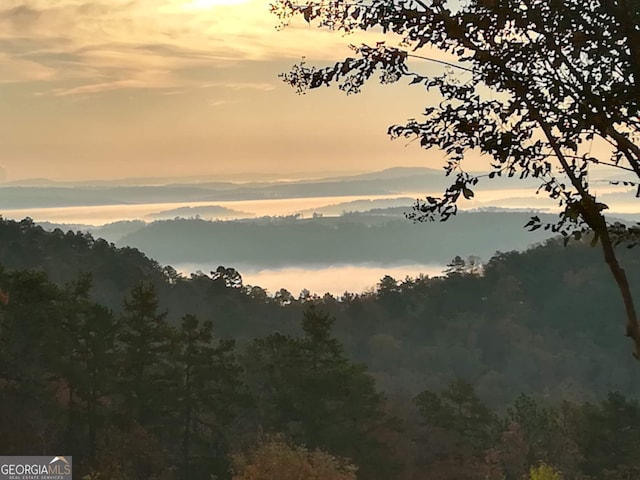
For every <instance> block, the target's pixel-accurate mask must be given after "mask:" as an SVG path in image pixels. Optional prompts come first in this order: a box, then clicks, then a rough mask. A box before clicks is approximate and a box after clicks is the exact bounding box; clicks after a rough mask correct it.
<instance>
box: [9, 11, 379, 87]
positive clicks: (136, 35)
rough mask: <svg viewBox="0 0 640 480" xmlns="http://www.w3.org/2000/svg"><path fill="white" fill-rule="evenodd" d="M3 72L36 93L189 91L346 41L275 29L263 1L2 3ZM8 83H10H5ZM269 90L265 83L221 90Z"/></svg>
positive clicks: (332, 51)
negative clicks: (222, 75) (219, 73)
mask: <svg viewBox="0 0 640 480" xmlns="http://www.w3.org/2000/svg"><path fill="white" fill-rule="evenodd" d="M2 3H3V7H4V8H3V7H0V47H6V48H2V49H1V50H0V51H4V52H6V53H5V54H3V55H2V56H0V71H2V72H9V73H5V74H4V75H5V78H10V79H12V80H11V81H24V82H55V84H53V83H52V84H51V85H49V88H42V86H40V87H39V88H38V91H40V92H49V93H50V94H51V95H57V96H69V95H88V94H98V93H101V92H104V91H110V90H118V89H147V88H148V89H158V88H162V89H173V90H182V89H186V88H195V87H198V86H200V85H201V84H202V83H203V82H202V80H201V78H200V79H199V78H197V76H196V75H194V74H193V72H194V70H196V69H198V68H200V69H205V68H206V69H225V68H227V67H229V66H231V65H237V64H238V63H251V62H265V61H272V62H273V61H282V60H283V59H289V61H291V63H294V62H295V61H298V60H299V59H300V58H301V57H302V55H305V54H306V55H307V56H308V57H309V58H312V59H314V61H325V60H329V61H331V60H338V59H340V58H342V57H344V55H345V54H348V51H347V48H346V45H347V44H348V43H356V44H357V43H360V42H361V41H372V39H373V38H374V37H375V38H376V39H378V36H376V35H375V34H370V33H366V34H354V35H350V36H349V37H348V39H345V38H343V37H342V36H341V35H340V34H337V33H335V32H326V31H321V30H318V29H317V28H315V27H312V26H308V25H307V24H306V23H304V22H302V21H301V22H293V23H292V25H291V26H290V27H288V28H286V29H284V30H282V31H277V30H276V28H275V27H276V25H277V24H278V19H277V18H276V17H275V16H274V15H271V14H270V13H269V1H268V0H237V1H223V0H216V1H215V2H214V1H209V0H94V1H87V2H83V3H82V2H81V3H79V2H78V0H57V1H56V2H51V0H3V2H2ZM3 81H5V82H6V81H7V80H3ZM217 86H219V87H225V88H231V89H245V88H250V89H255V90H271V89H273V88H274V86H273V85H271V84H266V83H261V82H251V81H248V82H233V81H229V82H227V83H224V82H223V83H220V84H218V85H217Z"/></svg>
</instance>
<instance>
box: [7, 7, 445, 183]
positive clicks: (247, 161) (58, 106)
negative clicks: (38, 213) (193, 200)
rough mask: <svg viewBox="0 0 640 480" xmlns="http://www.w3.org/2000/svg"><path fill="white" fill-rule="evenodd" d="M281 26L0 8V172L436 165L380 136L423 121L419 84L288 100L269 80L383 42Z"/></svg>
mask: <svg viewBox="0 0 640 480" xmlns="http://www.w3.org/2000/svg"><path fill="white" fill-rule="evenodd" d="M277 23H278V19H277V18H275V17H274V16H272V15H270V14H269V5H268V1H264V0H247V1H243V0H2V2H0V72H2V73H1V75H0V166H1V167H2V168H4V170H5V171H6V174H7V177H8V179H10V180H15V179H20V178H28V177H47V178H51V179H55V180H78V179H93V178H122V177H132V176H179V175H215V174H229V173H242V172H251V173H256V172H257V173H262V172H264V173H271V174H274V173H275V174H279V173H282V174H286V175H290V174H300V175H305V174H310V173H318V172H327V173H328V172H356V171H370V170H375V169H382V168H387V167H393V166H416V165H424V166H438V165H439V162H438V161H437V160H436V161H435V163H434V162H433V161H432V162H431V163H430V162H429V159H438V158H439V157H440V156H439V154H437V153H436V152H434V153H430V152H423V151H421V150H420V149H419V148H418V147H417V146H416V145H410V146H408V147H406V146H405V144H404V142H391V141H390V140H389V139H388V137H387V136H386V129H387V126H388V125H390V124H392V123H400V122H404V121H405V120H406V119H408V118H411V117H417V116H419V115H420V112H421V109H422V107H423V106H424V105H425V104H426V103H428V102H427V101H426V95H425V94H424V93H423V92H421V91H420V87H408V86H404V85H394V86H384V87H383V86H379V85H376V84H373V83H372V84H370V85H368V86H367V87H366V88H365V90H364V92H363V93H362V94H360V95H355V96H350V97H347V96H345V95H344V94H343V93H341V92H339V91H338V90H337V89H335V88H333V89H324V90H322V91H314V92H310V93H309V94H307V95H305V96H298V95H296V94H295V92H294V91H293V89H291V88H290V87H288V86H287V85H285V84H282V83H281V81H280V79H279V78H278V73H280V72H283V71H285V70H287V69H288V68H289V67H290V66H291V65H293V64H294V63H296V62H297V61H299V60H300V58H301V57H302V56H303V55H306V57H307V59H308V61H309V62H310V63H314V64H319V65H322V64H326V63H328V62H331V61H335V60H340V59H341V58H344V57H346V56H349V54H350V50H349V49H348V48H347V45H348V44H349V43H360V42H364V41H366V42H368V43H373V42H375V41H376V40H379V39H381V37H378V36H375V35H374V34H371V35H363V34H360V35H358V36H355V35H354V36H349V37H346V38H345V37H343V36H341V35H340V34H336V33H331V32H325V31H321V30H318V29H316V28H315V27H312V26H308V25H307V24H306V23H304V22H303V21H300V22H294V24H293V25H292V26H290V27H289V28H287V29H285V30H283V31H277V30H276V29H275V26H276V25H277ZM387 40H389V39H387ZM434 68H439V67H434ZM0 173H1V172H0Z"/></svg>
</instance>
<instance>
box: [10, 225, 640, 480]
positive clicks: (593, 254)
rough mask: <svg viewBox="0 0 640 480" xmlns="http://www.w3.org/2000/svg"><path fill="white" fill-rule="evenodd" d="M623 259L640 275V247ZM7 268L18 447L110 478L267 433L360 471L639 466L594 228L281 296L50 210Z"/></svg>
mask: <svg viewBox="0 0 640 480" xmlns="http://www.w3.org/2000/svg"><path fill="white" fill-rule="evenodd" d="M620 254H621V258H622V260H623V262H624V264H625V267H626V269H627V271H628V272H629V274H630V276H631V282H632V284H633V285H638V284H639V282H640V274H639V273H638V272H640V268H639V267H640V265H638V263H639V261H638V256H637V252H635V251H634V250H626V249H624V250H621V252H620ZM0 264H1V265H2V270H1V273H0V294H1V295H0V342H1V343H2V348H1V349H0V377H1V380H0V388H1V389H2V392H3V394H2V396H1V400H0V401H1V402H2V406H1V408H0V412H2V414H1V415H2V421H0V425H1V427H0V428H1V429H2V432H1V433H0V439H1V440H0V450H2V451H3V452H7V453H6V454H19V453H21V452H24V451H25V448H27V447H29V448H31V449H33V448H34V447H33V446H34V445H37V447H36V448H37V449H40V450H41V451H42V453H43V454H45V453H47V452H49V451H53V450H55V451H62V450H64V451H68V452H72V453H73V456H74V466H76V465H77V468H78V469H79V470H78V472H79V473H81V474H82V475H85V474H89V473H90V472H94V473H93V476H92V477H90V478H111V479H119V478H122V479H134V478H136V479H138V478H167V479H168V478H193V479H198V478H203V479H205V478H206V479H208V478H210V475H211V474H215V475H217V476H218V478H228V477H229V476H230V474H229V468H230V461H231V460H230V459H231V458H236V459H237V458H238V457H234V456H233V455H232V453H233V452H236V453H237V452H240V451H250V450H251V448H252V447H251V445H253V444H254V442H255V440H256V438H257V435H258V433H259V432H265V433H281V434H284V435H285V438H286V441H287V442H289V443H291V444H293V445H306V446H308V447H310V448H311V449H313V448H316V447H318V448H321V449H323V450H325V451H327V452H329V454H331V455H336V456H338V457H341V458H346V459H349V462H351V463H352V464H354V465H355V466H357V467H358V468H359V471H358V478H361V479H399V480H404V479H416V480H417V479H422V478H440V479H443V480H444V479H451V480H454V479H455V480H459V479H474V480H475V479H478V480H480V479H486V478H491V479H494V478H495V479H501V478H506V479H514V480H515V479H520V478H521V477H522V475H523V474H525V473H527V472H529V470H530V469H531V468H538V467H539V464H540V462H546V464H548V465H549V466H550V467H549V468H552V469H559V470H562V472H563V474H564V478H565V479H586V478H594V479H596V478H597V479H601V478H602V479H605V478H611V479H614V478H615V479H618V478H626V477H622V475H630V477H628V478H635V477H636V476H637V474H638V473H639V472H640V470H638V469H639V468H640V461H638V458H640V456H639V454H640V450H639V449H640V447H638V445H640V442H638V440H640V422H638V421H637V420H638V419H640V407H639V406H638V403H637V401H636V399H637V398H638V394H639V393H640V392H639V389H638V385H640V383H639V382H638V375H640V374H639V373H638V370H637V365H636V363H635V362H633V361H632V359H631V357H630V354H629V351H628V348H627V347H628V345H627V344H626V343H625V341H624V336H623V332H622V328H621V325H622V322H621V320H620V319H621V318H622V307H621V302H620V300H619V298H618V296H617V291H616V289H615V287H614V285H613V283H612V282H611V281H610V279H609V277H608V275H607V271H606V268H605V267H604V265H603V264H602V261H601V259H600V258H599V255H598V251H597V250H596V249H592V248H590V247H589V245H588V243H576V242H573V243H570V244H569V246H567V247H566V248H565V247H563V245H562V242H561V241H560V240H551V241H547V242H546V243H545V244H543V245H539V246H536V247H534V248H531V249H530V250H528V251H525V252H506V253H498V254H496V255H495V256H493V257H492V258H491V259H490V260H489V261H488V262H487V263H486V264H485V265H484V266H482V267H481V266H479V265H477V264H475V263H474V262H473V261H469V260H465V259H464V258H457V259H454V260H452V262H451V265H450V267H449V270H448V272H447V274H446V276H443V277H438V278H426V277H425V278H407V279H393V278H391V277H384V278H382V279H381V280H380V282H379V284H378V286H377V288H376V289H375V290H374V291H370V292H352V293H346V292H345V294H344V295H343V296H341V297H339V298H335V297H332V296H330V295H325V296H316V295H313V294H310V293H308V292H302V293H301V294H300V295H293V294H291V293H290V292H287V291H285V290H281V291H278V292H272V293H269V292H266V291H264V290H263V289H261V288H260V287H259V286H247V285H244V284H243V282H242V277H241V272H240V273H239V272H237V271H236V270H235V269H234V268H233V267H232V266H226V267H220V268H218V269H217V271H215V272H211V274H198V275H192V276H191V277H189V278H184V277H182V276H180V275H179V274H178V273H177V272H175V270H173V269H172V268H170V267H162V266H161V265H159V264H158V263H157V262H155V261H153V260H151V259H149V258H148V257H146V256H145V255H144V254H142V253H141V252H139V251H137V250H135V249H130V248H124V249H120V248H116V247H115V246H113V245H110V244H109V243H107V242H105V241H103V240H96V239H93V238H92V237H91V236H89V235H86V234H77V233H73V232H68V233H64V232H62V231H60V230H58V231H54V232H47V231H45V230H44V229H42V228H41V227H38V226H36V225H34V224H33V222H31V221H29V220H24V221H22V222H13V221H6V220H5V221H2V222H1V223H0ZM613 391H617V392H619V393H609V392H613ZM523 395H524V396H523ZM25 419H29V420H28V422H26V423H25ZM623 425H624V427H625V428H624V430H621V428H622V426H623ZM276 445H280V447H282V448H285V447H283V446H282V444H278V443H277V442H276ZM280 447H278V448H280ZM30 451H32V450H30ZM247 458H252V457H247ZM256 461H257V460H256ZM238 468H240V467H238ZM539 468H542V467H539ZM545 468H546V467H545ZM97 472H102V475H103V476H102V477H98V476H97ZM238 475H239V474H238ZM79 478H82V477H79ZM236 478H240V477H239V476H237V477H236ZM336 478H337V477H336ZM344 478H347V477H344Z"/></svg>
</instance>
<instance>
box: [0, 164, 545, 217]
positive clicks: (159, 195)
mask: <svg viewBox="0 0 640 480" xmlns="http://www.w3.org/2000/svg"><path fill="white" fill-rule="evenodd" d="M449 183H450V179H449V178H447V177H445V176H444V174H443V172H441V171H439V170H434V169H430V168H392V169H387V170H383V171H380V172H373V173H367V174H360V175H354V176H346V177H345V176H343V177H326V178H322V179H314V180H295V181H261V182H250V183H237V182H236V183H234V182H223V181H214V182H203V181H199V182H182V183H175V182H169V183H163V184H151V185H150V184H143V183H141V184H131V183H130V181H122V182H121V183H120V184H117V185H114V184H111V183H110V182H103V183H101V184H91V185H89V184H87V183H84V182H82V183H74V184H68V183H64V184H61V183H55V182H50V181H47V180H38V181H37V182H32V183H25V184H20V185H13V184H4V185H2V186H0V208H2V209H21V208H43V207H64V206H89V205H116V204H141V203H166V202H209V201H239V200H256V199H273V198H305V197H326V196H347V195H392V194H406V193H415V192H420V194H422V192H424V193H437V192H440V191H442V190H443V189H444V188H446V186H447V185H448V184H449ZM529 183H530V184H529ZM529 183H527V182H525V183H524V184H523V183H522V181H517V182H516V181H515V180H513V179H496V180H494V181H492V182H487V183H486V185H485V186H486V187H487V188H488V189H492V190H496V189H506V188H515V187H517V188H528V187H534V186H535V185H536V184H535V182H529Z"/></svg>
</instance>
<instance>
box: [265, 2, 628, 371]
mask: <svg viewBox="0 0 640 480" xmlns="http://www.w3.org/2000/svg"><path fill="white" fill-rule="evenodd" d="M272 11H273V12H274V13H276V14H277V15H278V16H279V17H280V18H281V20H282V22H283V24H286V23H287V22H288V21H289V19H290V17H292V16H293V15H300V16H302V17H303V18H304V19H305V20H306V21H307V22H312V21H316V22H317V23H318V25H319V26H320V27H326V28H329V29H332V30H340V31H343V32H350V31H352V30H375V29H381V30H382V31H383V32H385V33H386V32H393V33H395V34H397V35H399V36H400V37H401V38H402V42H401V48H395V47H390V46H388V45H386V44H385V43H384V42H378V43H377V44H376V45H374V46H370V45H360V46H353V47H352V49H353V50H354V53H355V55H356V57H355V58H347V59H346V60H344V61H342V62H338V63H336V64H335V65H333V66H329V67H326V68H315V67H309V66H307V65H306V64H305V63H304V62H302V63H301V64H299V65H297V66H295V67H294V68H293V69H292V70H291V72H290V73H287V74H284V75H283V77H284V80H285V82H287V83H289V84H291V85H292V86H294V87H295V88H296V89H297V90H298V92H304V91H306V90H308V89H313V88H318V87H321V86H324V85H330V84H332V83H337V84H338V85H339V88H340V89H342V90H344V91H345V92H346V93H348V94H349V93H357V92H359V91H360V88H361V87H362V85H363V84H364V83H365V82H366V81H367V80H368V79H370V78H371V76H372V75H374V73H375V72H376V71H378V72H380V77H379V78H380V81H381V82H382V83H393V82H397V81H399V80H401V79H408V80H410V83H411V84H415V85H420V86H422V87H424V88H426V89H428V90H430V91H437V92H439V94H440V97H441V101H440V102H438V103H436V102H434V104H433V105H431V106H428V107H427V108H426V109H425V110H424V115H423V117H422V118H421V119H420V120H417V119H413V120H410V121H409V122H408V123H407V124H405V125H396V126H392V127H390V128H389V134H390V135H391V136H392V137H393V138H399V137H407V138H416V139H418V140H419V142H420V145H421V146H422V147H424V148H426V149H429V148H433V147H435V148H439V149H441V150H443V151H444V152H445V153H446V155H447V163H446V166H445V172H446V174H447V175H450V176H451V177H452V181H451V185H450V186H449V187H448V188H447V189H446V191H445V192H444V194H443V195H442V196H441V197H432V196H428V197H426V199H425V200H424V201H418V202H417V204H416V206H415V212H414V213H413V214H412V215H410V217H411V218H413V219H416V220H433V219H435V218H441V219H442V220H446V219H447V218H449V217H450V216H451V215H454V214H455V213H456V212H457V205H458V202H459V201H460V199H471V198H473V197H474V195H475V192H474V189H475V187H476V185H478V183H479V182H480V181H481V180H483V181H484V180H490V179H493V178H496V177H500V176H503V175H505V176H508V177H514V176H516V177H519V178H521V179H524V178H529V177H531V178H535V179H538V180H539V182H540V188H539V190H544V191H545V192H546V193H547V194H548V195H549V196H550V197H551V198H552V199H554V200H556V201H557V202H558V205H559V206H560V207H561V212H560V217H559V220H558V221H557V222H556V223H547V224H544V223H543V222H542V221H541V220H540V218H539V217H533V218H532V220H531V221H530V222H529V224H528V226H529V227H530V228H531V229H532V230H535V229H538V228H541V227H543V226H544V228H545V229H549V230H551V231H553V232H559V233H561V234H562V235H564V236H565V237H566V238H569V236H570V235H573V236H575V238H580V237H581V235H582V234H583V233H585V232H586V231H590V232H592V235H591V237H592V239H593V243H594V244H595V243H597V242H600V244H601V246H602V251H603V254H604V259H605V261H606V263H607V265H608V266H609V269H610V271H611V273H612V275H613V277H614V279H615V282H616V284H617V286H618V289H619V291H620V293H621V295H622V299H623V302H624V306H625V310H626V334H627V336H629V337H631V339H632V340H633V342H634V354H635V356H636V357H637V358H639V359H640V328H639V326H638V319H637V313H636V309H635V305H634V301H633V296H632V293H631V289H630V287H629V282H628V279H627V275H626V273H625V271H624V270H623V268H622V266H621V265H620V263H619V261H618V258H617V254H616V251H615V249H614V245H615V244H616V243H619V242H629V241H630V242H632V244H633V243H636V242H638V240H639V239H640V228H638V227H631V228H628V227H626V226H625V225H622V224H619V223H616V224H613V225H611V224H609V223H608V222H607V219H606V217H605V215H604V211H605V210H606V209H607V208H608V207H607V205H605V204H603V203H601V202H599V201H598V199H597V195H596V193H595V191H594V190H593V189H592V188H591V187H590V183H589V175H588V173H589V167H590V166H592V165H597V166H598V167H599V168H601V169H603V170H612V171H613V172H615V174H616V175H619V174H624V175H627V176H626V177H623V178H622V180H623V181H624V183H625V184H626V185H632V186H638V183H639V182H638V181H639V180H640V136H639V135H640V121H639V120H638V113H639V111H640V48H638V45H640V31H639V30H638V28H637V25H638V24H640V4H638V2H637V1H635V0H618V1H610V0H596V1H592V2H589V3H588V4H585V3H584V2H583V1H582V0H532V1H528V2H522V1H521V0H470V1H467V2H463V3H462V4H459V2H455V1H452V0H432V1H423V0H407V1H391V2H389V1H387V0H374V1H368V0H357V1H354V2H345V1H343V0H332V1H329V2H320V1H309V2H302V3H296V2H293V1H291V0H277V1H276V2H274V4H273V5H272ZM430 48H436V49H439V50H440V51H442V52H445V53H446V54H448V55H453V56H455V57H457V61H455V63H454V62H447V61H442V60H437V59H432V58H430V57H428V56H427V57H425V56H424V55H421V54H420V53H416V52H420V51H421V50H422V49H425V50H426V52H427V53H426V55H429V50H428V49H430ZM417 59H423V60H431V61H432V62H433V63H434V64H440V65H444V66H445V67H448V68H444V69H443V72H441V73H437V74H434V75H424V74H422V73H419V71H418V70H417V69H414V68H413V61H414V60H417ZM593 144H598V145H601V144H602V145H606V148H603V149H602V152H603V153H599V154H596V151H595V149H592V148H591V147H592V145H593ZM477 153H481V154H484V155H486V156H487V157H488V159H489V161H488V162H487V163H488V171H487V172H486V173H483V174H477V173H472V172H471V171H469V169H467V168H465V167H466V163H467V162H465V159H466V158H468V157H469V156H471V155H473V154H477ZM596 155H597V156H596ZM628 176H631V177H632V178H633V181H632V182H628V181H626V180H627V178H628ZM637 194H638V195H640V187H639V189H638V191H637Z"/></svg>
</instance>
